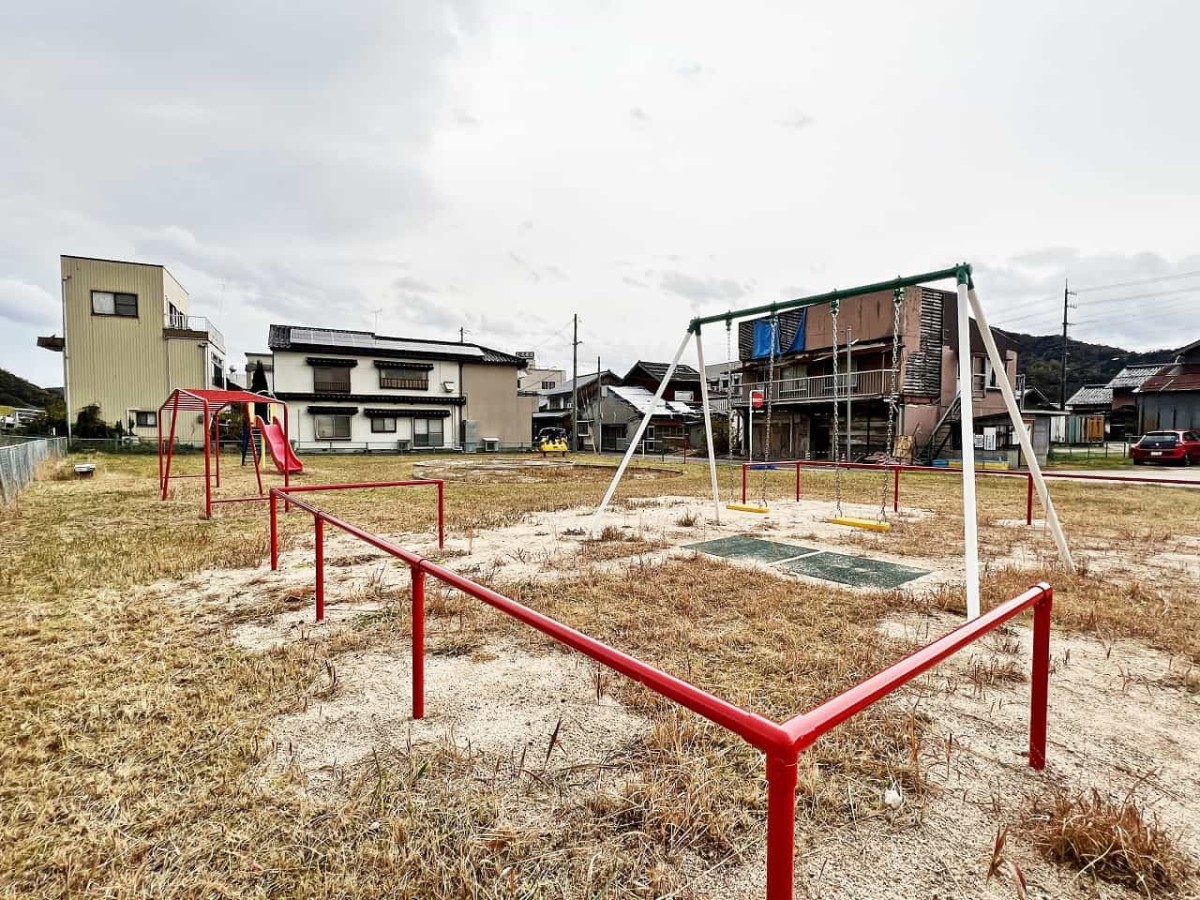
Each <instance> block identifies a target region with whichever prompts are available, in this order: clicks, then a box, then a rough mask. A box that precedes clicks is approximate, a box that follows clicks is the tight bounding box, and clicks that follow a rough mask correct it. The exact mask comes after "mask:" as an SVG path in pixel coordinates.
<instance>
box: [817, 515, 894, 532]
mask: <svg viewBox="0 0 1200 900" xmlns="http://www.w3.org/2000/svg"><path fill="white" fill-rule="evenodd" d="M828 521H829V523H830V524H831V525H848V526H849V527H851V528H865V529H867V530H868V531H891V530H892V523H891V522H887V521H883V522H879V521H876V520H874V519H855V518H854V517H852V516H833V517H832V518H830V519H829V520H828Z"/></svg>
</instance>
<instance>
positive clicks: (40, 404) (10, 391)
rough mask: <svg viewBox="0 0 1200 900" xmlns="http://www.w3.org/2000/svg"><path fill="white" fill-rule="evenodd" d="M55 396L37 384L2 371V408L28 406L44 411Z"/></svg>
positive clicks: (0, 381)
mask: <svg viewBox="0 0 1200 900" xmlns="http://www.w3.org/2000/svg"><path fill="white" fill-rule="evenodd" d="M53 396H54V395H53V394H51V393H50V392H49V391H45V390H42V389H41V388H40V387H38V386H37V385H36V384H32V383H30V382H28V381H26V380H25V379H24V378H20V377H19V376H17V375H14V374H13V373H12V372H8V371H6V370H4V369H0V406H28V407H32V408H34V409H42V408H44V407H45V405H46V404H47V403H48V402H49V401H50V399H51V398H52V397H53Z"/></svg>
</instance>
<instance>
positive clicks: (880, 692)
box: [783, 581, 1050, 751]
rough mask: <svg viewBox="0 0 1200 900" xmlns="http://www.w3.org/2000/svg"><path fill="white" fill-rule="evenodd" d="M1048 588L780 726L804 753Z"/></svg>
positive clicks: (1024, 596)
mask: <svg viewBox="0 0 1200 900" xmlns="http://www.w3.org/2000/svg"><path fill="white" fill-rule="evenodd" d="M1049 591H1050V585H1049V584H1047V583H1046V582H1044V581H1043V582H1040V583H1039V584H1036V585H1034V586H1033V587H1031V588H1030V589H1029V590H1027V591H1025V593H1023V594H1021V595H1020V596H1017V597H1014V598H1013V599H1011V600H1007V601H1005V602H1004V603H1001V604H1000V605H999V606H997V607H996V608H995V609H992V610H990V611H989V612H986V613H984V614H983V615H982V616H980V617H979V618H977V619H972V620H971V621H970V622H965V623H964V624H962V625H960V626H959V627H958V628H955V629H954V630H953V631H951V632H948V633H947V634H944V635H942V637H940V638H938V639H937V640H936V641H934V642H933V643H932V644H927V645H926V646H924V647H921V648H920V649H918V650H915V651H914V652H913V653H912V654H911V655H909V656H906V657H905V658H904V659H902V660H900V661H899V662H897V663H895V664H894V665H891V666H888V667H887V668H886V669H884V670H883V671H882V672H879V673H877V674H875V675H872V676H871V677H870V678H868V679H867V680H866V681H864V682H862V683H861V684H859V685H857V686H855V687H853V688H851V689H850V690H848V691H846V692H844V693H842V694H839V695H838V696H836V697H833V698H832V699H830V700H827V701H825V702H824V703H822V704H821V705H820V706H818V707H817V708H816V709H813V710H811V711H810V712H806V713H801V714H800V715H798V716H794V717H793V718H791V719H788V720H787V721H786V722H784V723H783V729H784V730H785V731H786V732H787V734H788V737H789V738H790V739H791V740H792V741H794V742H795V746H796V750H797V751H803V750H804V749H805V748H806V747H808V746H809V745H810V744H812V743H813V741H815V740H816V739H817V738H819V737H820V736H821V735H823V734H824V733H825V732H827V731H829V730H830V729H832V728H834V727H836V726H837V725H839V724H841V723H842V722H844V721H846V719H848V718H850V717H851V716H853V715H854V714H855V713H858V712H861V711H862V710H864V709H866V708H867V707H868V706H870V705H871V704H872V703H874V702H875V701H876V700H879V699H880V698H881V697H883V696H885V695H887V694H889V693H891V692H892V691H894V690H895V689H896V688H898V687H900V686H901V685H903V684H906V683H907V682H909V681H911V680H912V679H914V678H916V677H917V676H918V675H920V674H921V673H922V672H924V671H925V670H927V669H931V668H933V667H934V666H936V665H937V664H938V663H940V662H942V661H943V660H944V659H946V657H948V656H951V655H952V654H954V653H956V652H957V651H959V650H961V649H962V648H963V647H965V646H966V645H967V644H969V643H971V642H972V641H974V640H976V639H977V638H979V637H982V636H983V635H984V634H986V633H987V632H989V631H991V630H992V629H994V628H996V627H998V626H1000V625H1002V624H1003V623H1005V622H1007V621H1008V620H1009V619H1011V618H1012V617H1013V616H1016V615H1018V614H1019V613H1021V612H1023V611H1024V610H1026V609H1028V608H1029V607H1031V606H1035V605H1036V604H1037V603H1039V602H1040V601H1041V600H1043V599H1044V598H1046V597H1047V596H1049Z"/></svg>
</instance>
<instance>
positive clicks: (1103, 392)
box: [1067, 384, 1112, 406]
mask: <svg viewBox="0 0 1200 900" xmlns="http://www.w3.org/2000/svg"><path fill="white" fill-rule="evenodd" d="M1111 404H1112V388H1110V387H1108V386H1106V385H1103V384H1086V385H1084V386H1083V387H1081V388H1080V389H1079V390H1077V391H1076V392H1075V393H1074V394H1072V395H1071V399H1070V400H1068V401H1067V406H1108V405H1111Z"/></svg>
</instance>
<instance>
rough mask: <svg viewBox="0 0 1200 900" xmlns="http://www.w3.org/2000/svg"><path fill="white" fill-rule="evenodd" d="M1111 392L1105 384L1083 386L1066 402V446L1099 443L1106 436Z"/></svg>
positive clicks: (1064, 436) (1110, 409)
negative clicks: (1067, 414)
mask: <svg viewBox="0 0 1200 900" xmlns="http://www.w3.org/2000/svg"><path fill="white" fill-rule="evenodd" d="M1112 398H1113V392H1112V388H1110V387H1109V386H1108V385H1107V384H1085V385H1084V386H1083V387H1081V388H1080V389H1079V390H1077V391H1076V392H1075V393H1074V394H1072V395H1071V397H1070V398H1069V399H1068V400H1067V412H1068V413H1069V414H1070V415H1069V417H1068V418H1067V428H1066V434H1065V435H1063V439H1064V440H1065V441H1066V442H1067V443H1068V444H1084V443H1091V442H1097V443H1098V442H1100V441H1103V440H1105V438H1106V437H1107V436H1108V417H1109V414H1110V413H1111V412H1112Z"/></svg>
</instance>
